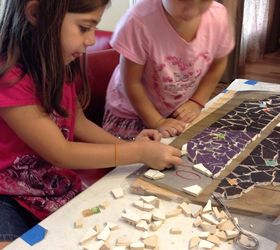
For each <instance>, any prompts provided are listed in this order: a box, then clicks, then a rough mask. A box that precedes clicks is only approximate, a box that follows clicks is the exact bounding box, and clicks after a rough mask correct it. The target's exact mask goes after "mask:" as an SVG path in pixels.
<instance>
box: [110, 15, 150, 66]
mask: <svg viewBox="0 0 280 250" xmlns="http://www.w3.org/2000/svg"><path fill="white" fill-rule="evenodd" d="M111 46H112V47H113V48H114V49H115V50H116V51H118V52H119V53H120V54H121V55H123V56H124V57H126V58H127V59H129V60H131V61H133V62H135V63H137V64H140V65H144V64H145V62H146V60H147V56H148V51H149V49H148V47H149V45H148V34H147V29H146V28H145V26H144V25H143V24H142V23H141V22H140V20H139V19H137V18H135V17H133V16H132V15H131V16H128V17H126V18H125V17H124V18H122V20H121V21H120V22H119V24H118V26H117V28H116V30H115V32H114V35H113V37H112V40H111Z"/></svg>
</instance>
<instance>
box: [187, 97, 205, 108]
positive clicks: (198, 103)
mask: <svg viewBox="0 0 280 250" xmlns="http://www.w3.org/2000/svg"><path fill="white" fill-rule="evenodd" d="M189 101H191V102H194V103H196V104H197V105H198V106H199V107H201V108H205V106H204V105H203V104H202V103H200V102H198V101H197V100H195V99H193V98H190V99H189Z"/></svg>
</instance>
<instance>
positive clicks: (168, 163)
mask: <svg viewBox="0 0 280 250" xmlns="http://www.w3.org/2000/svg"><path fill="white" fill-rule="evenodd" d="M143 143H144V144H142V145H141V148H142V150H140V152H141V161H142V162H143V163H145V164H146V165H148V166H150V167H151V168H154V169H157V170H163V169H165V168H170V167H173V166H174V165H182V164H183V161H182V159H181V158H180V157H181V150H179V149H177V148H174V147H172V146H169V145H165V144H163V143H159V142H151V141H150V142H143Z"/></svg>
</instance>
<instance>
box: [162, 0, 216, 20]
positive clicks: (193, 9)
mask: <svg viewBox="0 0 280 250" xmlns="http://www.w3.org/2000/svg"><path fill="white" fill-rule="evenodd" d="M212 1H213V0H162V4H163V6H164V8H165V10H166V11H167V12H168V14H169V15H170V16H172V17H173V18H174V19H175V20H177V21H179V22H180V21H190V20H192V19H193V18H196V17H198V16H200V15H201V14H203V13H204V12H205V11H206V10H207V9H208V8H209V7H210V4H211V3H212Z"/></svg>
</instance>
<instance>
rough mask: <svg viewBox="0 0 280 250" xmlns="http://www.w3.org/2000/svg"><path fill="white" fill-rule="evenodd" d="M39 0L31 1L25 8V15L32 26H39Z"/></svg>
mask: <svg viewBox="0 0 280 250" xmlns="http://www.w3.org/2000/svg"><path fill="white" fill-rule="evenodd" d="M38 8H39V0H30V1H28V2H27V4H26V6H25V15H26V18H27V20H28V21H29V22H30V23H31V24H32V25H34V26H35V25H36V24H37V19H38Z"/></svg>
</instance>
